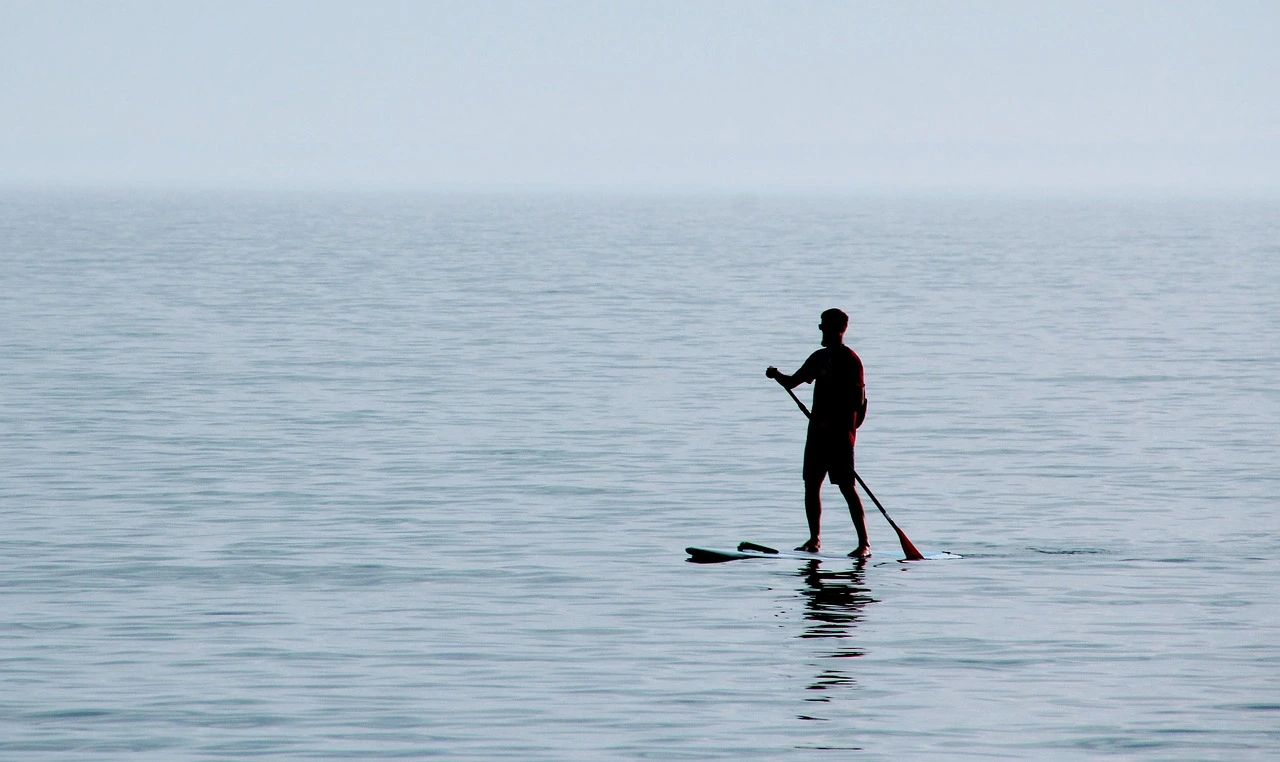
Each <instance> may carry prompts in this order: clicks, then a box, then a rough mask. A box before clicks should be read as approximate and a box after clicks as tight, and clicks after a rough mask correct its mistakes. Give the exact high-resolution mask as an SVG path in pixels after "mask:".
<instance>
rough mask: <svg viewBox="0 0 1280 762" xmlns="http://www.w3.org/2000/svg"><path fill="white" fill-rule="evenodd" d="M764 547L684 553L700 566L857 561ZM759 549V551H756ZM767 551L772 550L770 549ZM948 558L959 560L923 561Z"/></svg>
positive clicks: (931, 556)
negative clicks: (762, 560) (750, 560)
mask: <svg viewBox="0 0 1280 762" xmlns="http://www.w3.org/2000/svg"><path fill="white" fill-rule="evenodd" d="M765 547H766V546H763V545H756V544H755V543H749V542H742V543H739V544H738V547H737V548H736V549H726V548H699V547H689V548H685V549H684V550H685V552H686V553H688V554H689V560H690V561H693V562H695V563H701V564H715V563H721V562H724V561H738V560H741V559H746V558H788V559H792V560H803V561H857V560H859V559H856V558H851V557H849V556H847V555H843V554H837V553H805V552H803V551H799V550H775V551H774V552H772V553H770V552H766V551H765V550H764V548H765ZM757 548H760V550H757ZM769 550H773V549H772V548H770V549H769ZM873 558H874V559H875V560H877V561H883V560H900V559H883V558H877V557H875V556H873ZM948 558H960V556H958V555H956V554H955V553H949V552H947V551H942V552H941V553H933V554H928V555H926V556H925V560H940V559H948Z"/></svg>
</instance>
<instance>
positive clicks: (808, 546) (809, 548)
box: [796, 540, 822, 553]
mask: <svg viewBox="0 0 1280 762" xmlns="http://www.w3.org/2000/svg"><path fill="white" fill-rule="evenodd" d="M821 547H822V543H820V542H818V541H817V540H809V541H808V542H806V543H805V544H804V545H801V546H800V547H798V548H796V550H797V551H798V552H800V553H817V552H818V549H819V548H821Z"/></svg>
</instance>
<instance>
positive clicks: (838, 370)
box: [765, 309, 871, 558]
mask: <svg viewBox="0 0 1280 762" xmlns="http://www.w3.org/2000/svg"><path fill="white" fill-rule="evenodd" d="M848 325H849V316H848V315H846V314H844V313H843V312H841V311H840V310H837V309H829V310H827V311H826V312H823V313H822V322H821V323H819V324H818V329H819V330H821V331H822V349H819V350H818V351H817V352H814V353H813V354H812V355H809V359H808V360H805V361H804V365H802V366H800V370H798V371H796V372H795V375H793V376H788V375H787V374H785V373H781V372H779V371H778V369H777V368H775V367H773V366H772V365H771V366H769V369H768V370H766V371H765V375H766V376H768V377H769V378H772V379H776V380H777V382H778V383H779V384H782V385H783V386H784V387H786V388H787V389H794V388H795V387H797V386H799V385H800V384H807V383H810V382H816V383H814V387H813V410H812V411H811V413H812V414H811V416H810V418H809V436H808V439H807V440H806V441H805V445H804V512H805V517H806V518H807V519H808V520H809V539H808V540H807V541H806V542H805V543H804V544H803V545H801V546H800V547H798V548H796V550H801V551H807V552H809V553H816V552H817V551H818V548H819V547H820V546H821V542H820V540H819V538H818V535H819V531H820V529H821V524H822V498H821V496H820V492H821V490H822V481H823V479H824V478H826V477H828V476H830V478H831V483H832V484H834V485H836V486H838V487H839V488H840V492H841V494H843V495H844V499H845V502H847V503H848V504H849V516H850V518H852V519H853V528H854V529H855V530H856V531H857V532H858V547H857V548H855V549H854V551H853V552H852V553H850V554H849V555H850V556H853V557H855V558H866V557H867V556H870V555H871V543H869V542H868V541H867V524H866V519H865V518H864V516H863V512H862V501H861V500H860V499H859V498H858V493H857V492H856V491H855V490H854V488H853V480H854V475H853V443H854V438H855V432H856V431H857V428H858V426H859V425H860V424H861V423H862V418H863V417H864V416H865V415H866V411H867V405H866V400H867V397H866V392H865V387H864V386H863V378H862V360H861V359H859V357H858V355H857V354H855V353H854V351H853V350H852V349H850V348H849V347H847V346H845V345H844V331H845V328H847V327H848Z"/></svg>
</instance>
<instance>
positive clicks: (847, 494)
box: [840, 484, 871, 558]
mask: <svg viewBox="0 0 1280 762" xmlns="http://www.w3.org/2000/svg"><path fill="white" fill-rule="evenodd" d="M840 494H842V495H844V499H845V502H846V503H848V504H849V518H851V519H853V529H854V531H856V532H857V533H858V547H857V548H854V550H853V552H852V553H850V554H849V556H850V557H852V558H868V557H869V556H870V555H871V543H870V541H868V540H867V518H866V515H865V513H864V512H863V510H862V499H861V498H859V497H858V491H857V490H855V489H854V488H853V484H841V485H840Z"/></svg>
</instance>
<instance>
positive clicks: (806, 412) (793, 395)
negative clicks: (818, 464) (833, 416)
mask: <svg viewBox="0 0 1280 762" xmlns="http://www.w3.org/2000/svg"><path fill="white" fill-rule="evenodd" d="M782 388H783V389H786V390H787V394H790V395H791V399H793V400H795V401H796V405H798V406H799V407H800V412H802V413H804V417H805V418H809V419H812V418H813V413H810V412H809V408H807V407H805V406H804V403H803V402H801V401H800V398H799V397H797V396H796V393H795V392H794V391H792V390H791V389H788V388H787V387H785V386H783V387H782ZM853 478H854V479H857V480H858V484H859V485H861V486H862V491H863V492H866V493H867V497H869V498H871V502H873V503H875V504H876V508H879V509H880V513H881V514H882V515H883V516H884V518H885V521H888V522H889V526H891V527H893V531H895V532H897V533H898V539H899V540H901V541H902V549H903V550H904V551H905V552H906V554H907V556H908V557H911V556H912V555H915V556H917V557H921V556H920V551H918V550H916V548H915V545H913V544H912V543H911V541H910V540H908V539H907V535H906V533H905V532H903V531H902V530H901V529H899V528H898V525H897V524H895V523H894V521H893V519H891V518H889V512H888V511H886V510H885V509H884V506H883V505H880V501H879V500H877V499H876V496H875V493H873V492H872V491H871V489H870V488H868V487H867V483H866V482H864V481H862V477H861V476H858V472H857V471H854V472H853ZM908 548H910V550H908ZM912 551H914V553H913V552H912Z"/></svg>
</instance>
